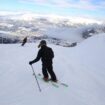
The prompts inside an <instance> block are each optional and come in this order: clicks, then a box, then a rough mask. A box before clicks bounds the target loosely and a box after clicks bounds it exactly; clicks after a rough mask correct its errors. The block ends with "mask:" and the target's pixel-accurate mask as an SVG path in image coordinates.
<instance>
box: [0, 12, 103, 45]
mask: <svg viewBox="0 0 105 105" xmlns="http://www.w3.org/2000/svg"><path fill="white" fill-rule="evenodd" d="M0 13H1V14H0V38H1V40H0V43H5V42H7V43H9V41H8V40H10V39H8V33H9V38H10V35H11V38H12V39H14V41H12V42H11V43H14V42H18V43H20V42H22V39H23V38H24V37H26V36H28V42H36V41H37V40H40V39H46V40H48V41H49V42H50V43H54V44H58V45H63V46H71V45H72V44H73V43H80V42H81V41H83V40H84V39H86V38H88V37H90V36H93V35H96V34H99V33H104V32H105V26H104V24H103V22H102V21H99V20H95V19H89V18H83V17H77V18H75V17H62V16H57V15H50V16H49V15H38V14H33V13H22V12H21V13H20V12H16V13H14V12H0ZM4 33H5V34H6V35H7V36H6V35H4ZM14 37H15V38H14ZM16 37H18V39H17V40H18V41H15V40H16ZM2 38H3V39H4V40H7V41H3V42H2Z"/></svg>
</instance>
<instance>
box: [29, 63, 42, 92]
mask: <svg viewBox="0 0 105 105" xmlns="http://www.w3.org/2000/svg"><path fill="white" fill-rule="evenodd" d="M31 68H32V71H33V74H34V77H35V79H36V82H37V85H38V88H39V91H40V92H41V88H40V85H39V82H38V80H37V77H36V74H35V71H34V68H33V66H32V65H31Z"/></svg>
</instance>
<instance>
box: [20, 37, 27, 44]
mask: <svg viewBox="0 0 105 105" xmlns="http://www.w3.org/2000/svg"><path fill="white" fill-rule="evenodd" d="M26 42H27V37H25V38H24V39H23V42H22V45H21V46H24V45H25V43H26Z"/></svg>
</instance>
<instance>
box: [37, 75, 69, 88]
mask: <svg viewBox="0 0 105 105" xmlns="http://www.w3.org/2000/svg"><path fill="white" fill-rule="evenodd" d="M39 77H40V79H42V80H43V78H42V77H41V74H38V78H39ZM43 81H44V80H43ZM45 82H51V84H52V85H53V86H55V87H59V85H61V86H63V87H69V85H68V84H66V83H63V82H60V81H57V82H53V81H51V80H48V81H45Z"/></svg>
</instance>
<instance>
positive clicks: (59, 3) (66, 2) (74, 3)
mask: <svg viewBox="0 0 105 105" xmlns="http://www.w3.org/2000/svg"><path fill="white" fill-rule="evenodd" d="M19 1H21V2H24V3H25V2H28V3H33V4H37V5H44V6H56V7H61V8H63V7H65V8H66V7H67V8H76V9H87V10H96V9H103V8H105V1H104V0H99V1H97V0H96V1H95V0H94V1H93V0H19Z"/></svg>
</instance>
